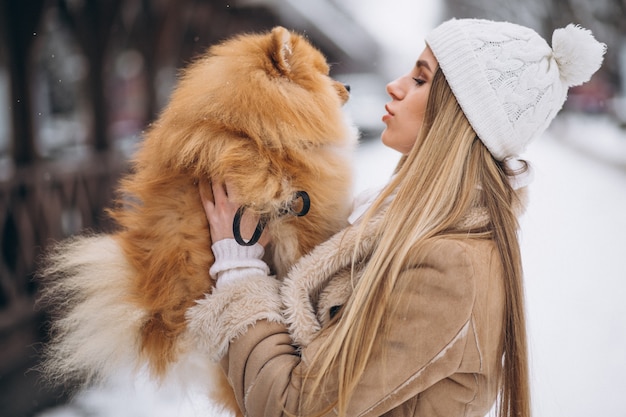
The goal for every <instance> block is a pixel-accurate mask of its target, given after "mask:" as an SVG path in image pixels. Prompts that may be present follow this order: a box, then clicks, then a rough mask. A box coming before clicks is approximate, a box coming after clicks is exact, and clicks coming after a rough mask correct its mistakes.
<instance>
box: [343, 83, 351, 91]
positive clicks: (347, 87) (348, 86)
mask: <svg viewBox="0 0 626 417" xmlns="http://www.w3.org/2000/svg"><path fill="white" fill-rule="evenodd" d="M343 86H344V87H346V90H348V93H349V92H350V84H344V85H343Z"/></svg>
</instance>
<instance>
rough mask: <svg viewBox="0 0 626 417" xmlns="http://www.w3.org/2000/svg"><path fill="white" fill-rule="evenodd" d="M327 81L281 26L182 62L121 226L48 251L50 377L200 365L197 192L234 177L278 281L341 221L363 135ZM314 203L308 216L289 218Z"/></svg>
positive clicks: (202, 230) (207, 260) (315, 55)
mask: <svg viewBox="0 0 626 417" xmlns="http://www.w3.org/2000/svg"><path fill="white" fill-rule="evenodd" d="M328 73H329V67H328V65H327V63H326V60H325V59H324V57H323V56H322V54H321V53H320V52H319V51H318V50H316V49H315V48H314V47H313V46H312V45H311V44H310V43H308V42H307V41H306V40H305V39H304V38H303V37H301V36H300V35H297V34H295V33H292V32H289V31H288V30H286V29H284V28H282V27H276V28H274V29H273V30H272V31H271V32H270V33H265V34H247V35H241V36H238V37H235V38H233V39H230V40H227V41H225V42H223V43H221V44H219V45H216V46H213V47H211V48H210V49H209V51H208V53H207V54H206V55H204V56H203V57H201V58H200V59H198V60H197V61H196V62H195V63H193V64H192V65H191V66H190V67H189V68H187V70H186V71H185V72H184V74H183V76H182V78H181V80H180V82H179V85H178V87H177V88H176V89H175V91H174V93H173V96H172V98H171V102H170V104H169V106H168V107H167V108H166V109H165V111H164V112H163V114H162V115H161V117H160V118H159V120H158V121H156V123H154V124H153V126H152V127H151V129H150V131H149V132H148V133H147V135H146V137H145V140H144V142H143V144H142V146H141V148H140V149H139V151H138V153H137V155H136V157H135V159H134V162H133V172H132V174H130V175H129V176H128V177H127V178H125V179H124V180H123V181H122V183H121V187H120V195H121V197H120V201H119V204H118V205H117V207H116V208H114V209H112V210H111V215H112V217H113V218H114V219H115V221H116V222H117V224H118V225H119V230H118V231H117V232H116V233H114V234H110V235H102V234H101V235H91V236H80V237H75V238H72V239H70V240H68V241H65V242H62V243H61V244H59V245H57V246H56V247H55V248H54V249H53V250H52V251H51V253H50V254H49V256H48V257H47V263H46V265H45V267H44V268H43V270H42V274H41V275H42V276H43V277H44V284H45V285H44V292H43V298H42V302H43V303H45V305H46V306H50V307H51V308H52V312H53V322H52V326H53V327H52V328H53V335H52V341H51V343H50V344H49V346H48V348H47V352H46V361H45V364H44V369H45V371H46V373H47V374H48V375H49V376H51V377H52V378H53V379H59V380H61V381H62V382H68V381H81V382H82V381H89V382H93V381H94V380H100V379H102V378H105V377H106V376H108V375H109V374H111V373H113V372H116V371H117V370H119V369H127V368H128V367H131V368H133V369H141V368H143V367H147V368H148V369H149V370H150V371H151V374H152V375H153V376H155V377H158V378H163V377H165V376H166V375H168V374H170V373H172V372H174V368H177V367H181V366H184V365H181V364H184V363H189V362H190V361H191V360H194V352H193V348H192V347H191V344H190V343H189V340H188V338H187V335H186V322H185V312H186V310H187V309H188V308H189V307H191V306H193V305H194V303H195V300H197V299H200V298H202V297H203V296H204V294H205V293H209V292H211V289H212V284H213V283H212V282H211V281H210V278H209V275H208V271H209V267H210V266H211V264H212V262H213V255H212V253H211V250H210V245H211V242H210V236H209V229H208V224H207V221H206V217H205V215H204V212H203V209H202V205H201V202H200V198H199V193H198V186H199V184H204V183H207V182H208V181H207V180H211V181H228V182H229V183H230V184H232V186H233V187H234V188H236V189H237V190H238V195H239V196H241V198H242V200H241V201H239V202H238V203H240V204H241V206H242V207H245V208H246V213H248V212H252V213H255V214H257V215H259V216H260V217H261V218H262V219H264V220H265V221H266V223H267V228H268V231H269V232H270V233H271V235H272V241H273V242H274V243H273V246H272V247H270V248H269V250H268V257H269V259H268V261H269V264H270V265H271V266H272V268H273V270H274V271H275V273H276V275H277V276H278V277H279V278H280V277H282V276H283V275H284V274H285V273H286V272H287V270H288V269H289V267H290V266H291V265H292V264H293V263H294V262H295V261H296V260H297V259H298V258H299V257H301V256H302V255H303V254H305V253H306V252H307V251H309V250H310V249H312V248H313V247H314V246H315V245H316V244H318V243H320V242H322V241H324V240H325V239H327V238H328V237H330V236H331V235H332V234H334V233H335V232H337V231H338V230H339V229H341V228H342V227H343V226H344V225H345V221H346V220H345V219H346V217H347V215H348V211H349V202H350V195H351V192H350V191H351V190H350V187H351V176H352V175H351V174H352V173H351V168H350V167H351V160H350V157H351V150H352V148H353V145H354V144H355V143H356V135H355V131H354V129H353V128H352V126H351V125H350V124H349V123H347V121H346V120H345V118H344V115H343V113H342V111H341V106H342V105H343V103H344V102H345V101H346V100H347V99H348V91H347V90H346V88H345V86H344V85H343V84H341V83H338V82H336V81H334V80H332V79H331V78H330V77H329V75H328ZM208 188H210V187H208ZM302 191H304V192H305V193H300V194H298V193H299V192H302ZM306 196H308V197H309V198H310V210H309V211H308V213H306V215H303V216H296V215H294V213H296V214H298V212H301V213H299V214H303V213H304V212H305V211H306V207H304V205H305V203H306V201H305V197H306ZM200 361H203V358H202V359H200ZM194 366H195V365H194ZM215 369H217V368H215ZM217 387H218V388H222V389H224V387H226V385H225V383H224V382H218V383H217ZM225 391H226V392H228V389H226V390H225ZM217 396H218V397H220V398H219V399H220V400H221V401H223V402H228V401H230V400H229V395H228V393H226V394H217Z"/></svg>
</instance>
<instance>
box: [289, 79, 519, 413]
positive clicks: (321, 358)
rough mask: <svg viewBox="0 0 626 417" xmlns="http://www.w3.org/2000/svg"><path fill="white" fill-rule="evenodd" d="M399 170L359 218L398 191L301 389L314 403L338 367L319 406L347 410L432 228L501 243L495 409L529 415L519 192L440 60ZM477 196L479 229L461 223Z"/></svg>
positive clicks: (432, 233) (310, 403)
mask: <svg viewBox="0 0 626 417" xmlns="http://www.w3.org/2000/svg"><path fill="white" fill-rule="evenodd" d="M396 172H397V175H395V176H394V178H393V179H392V180H391V181H390V183H389V185H388V186H387V187H386V188H385V190H384V191H383V192H382V193H381V195H380V196H379V197H378V199H377V200H376V202H375V203H374V204H373V206H372V207H371V209H370V210H369V211H368V213H366V215H365V218H364V220H363V221H362V223H361V224H363V225H364V224H366V223H367V221H368V220H369V219H370V218H371V217H372V216H373V214H374V213H375V212H376V211H377V210H378V209H379V208H380V207H381V206H382V205H383V203H384V201H385V200H386V199H387V198H388V197H389V196H390V195H391V194H392V193H393V192H396V195H395V197H394V198H393V201H392V202H391V203H390V205H389V206H388V208H387V209H386V213H385V215H384V218H383V220H382V222H381V223H380V228H379V230H378V235H379V240H378V243H377V246H376V248H375V249H374V250H373V253H372V254H371V257H370V258H369V260H368V262H367V264H366V265H365V267H364V269H363V270H362V275H361V276H360V278H359V280H358V283H357V284H356V286H355V288H354V292H353V294H352V296H351V298H350V300H349V301H348V303H347V304H346V306H345V307H344V311H343V314H342V317H341V318H340V319H339V320H338V321H337V322H336V324H335V325H333V326H330V327H329V328H328V329H327V331H328V332H329V334H328V337H326V338H324V339H323V341H322V342H321V346H320V349H319V351H318V353H317V354H316V355H315V357H314V358H313V359H312V363H311V366H310V368H309V369H315V370H316V371H315V374H310V375H306V378H305V385H307V388H306V390H305V389H304V388H303V394H304V392H305V391H306V392H307V393H308V394H306V398H304V399H302V404H301V406H303V408H302V409H303V410H311V406H313V404H314V402H315V396H316V394H319V393H320V392H321V391H322V390H323V389H324V387H323V386H322V385H323V381H324V380H325V379H326V378H327V377H329V376H330V374H331V373H335V372H336V373H338V377H337V378H338V386H337V393H336V395H337V399H336V402H335V403H333V404H332V405H331V406H330V407H329V408H327V409H325V410H321V411H320V410H318V411H320V415H321V414H324V413H325V412H327V411H329V410H330V408H331V407H335V408H336V410H337V411H338V414H339V416H344V415H346V410H347V407H348V403H349V401H350V398H351V395H352V393H353V392H354V390H355V388H356V386H357V384H358V382H359V380H360V378H361V377H362V375H363V373H364V371H365V368H366V366H367V363H368V361H369V360H370V359H371V354H372V348H373V343H374V340H375V339H376V336H377V335H378V334H379V332H381V331H384V328H385V315H386V314H385V313H386V311H387V308H388V306H389V301H390V296H391V292H392V289H393V288H394V285H395V284H396V280H397V278H398V276H399V275H400V272H401V270H402V269H403V267H405V265H406V263H407V257H408V254H409V251H410V250H411V251H413V249H412V248H414V247H416V246H417V247H419V246H420V245H424V244H425V243H426V242H427V241H428V240H429V239H431V238H433V237H436V236H441V235H457V236H459V237H460V236H464V237H465V238H492V239H493V240H494V241H495V243H496V245H497V248H498V251H499V254H500V257H501V259H502V264H503V266H504V285H505V313H504V316H505V317H504V328H503V329H502V332H503V345H502V362H503V372H502V377H501V381H500V392H499V405H498V407H497V408H498V414H499V415H500V416H501V417H513V416H515V417H528V416H529V415H530V394H529V388H528V370H527V369H528V365H527V349H526V331H525V319H524V300H523V290H522V268H521V257H520V251H519V243H518V240H517V229H518V223H517V217H516V214H515V204H518V201H517V195H516V193H515V192H514V190H513V189H512V188H511V187H510V185H509V183H508V181H507V178H506V174H507V173H506V172H505V171H504V169H503V167H502V165H501V164H500V163H498V162H497V161H496V160H494V159H493V157H492V156H491V154H490V153H489V151H488V150H487V148H486V147H485V146H484V145H483V144H482V142H481V141H480V139H479V138H478V137H477V136H476V133H475V132H474V130H473V129H472V127H471V126H470V124H469V122H468V120H467V118H466V117H465V115H464V113H463V112H462V110H461V108H460V107H459V105H458V102H457V101H456V98H455V97H454V95H453V93H452V91H451V90H450V87H449V85H448V83H447V81H446V80H445V77H444V76H443V73H442V72H441V71H440V70H437V72H436V74H435V76H434V78H433V83H432V86H431V90H430V94H429V98H428V103H427V107H426V114H425V117H424V124H423V127H422V129H421V131H420V134H419V136H418V138H417V140H416V142H415V145H414V146H413V149H412V150H411V152H409V154H408V155H406V156H404V157H402V159H401V160H400V162H399V164H398V167H397V169H396ZM477 205H478V206H480V207H484V208H485V209H486V210H487V212H488V215H489V220H490V222H489V226H488V227H487V228H486V229H485V228H483V229H482V230H461V229H459V224H462V220H463V218H464V217H465V216H467V214H468V213H469V212H470V210H472V208H473V207H476V206H477ZM399 219H401V220H399ZM413 253H415V252H413ZM355 261H359V260H355ZM353 273H354V268H353Z"/></svg>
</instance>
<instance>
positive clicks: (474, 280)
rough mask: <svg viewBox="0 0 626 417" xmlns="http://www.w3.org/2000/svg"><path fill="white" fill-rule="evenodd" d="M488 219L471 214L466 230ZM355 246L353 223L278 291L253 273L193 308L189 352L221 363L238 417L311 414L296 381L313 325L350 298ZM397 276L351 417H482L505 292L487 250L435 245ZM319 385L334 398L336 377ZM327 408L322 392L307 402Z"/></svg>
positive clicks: (497, 358) (497, 363) (454, 243)
mask: <svg viewBox="0 0 626 417" xmlns="http://www.w3.org/2000/svg"><path fill="white" fill-rule="evenodd" d="M379 218H380V215H379V217H376V218H374V219H373V220H372V221H371V224H370V225H368V227H374V225H375V223H376V222H377V221H378V219H379ZM484 221H485V219H484V216H482V217H481V216H480V215H479V216H469V217H468V222H469V224H472V222H474V223H483V224H484ZM372 230H373V229H372ZM365 236H367V237H366V238H365V239H364V240H363V241H362V242H361V245H360V247H359V249H358V257H359V258H360V259H364V260H365V259H367V257H368V255H369V254H370V253H371V250H372V246H373V245H374V244H375V237H372V236H373V235H371V234H369V233H367V232H366V233H365ZM355 238H356V231H355V230H354V228H352V227H349V228H348V229H346V230H345V231H344V232H341V233H339V234H338V235H336V236H335V237H333V238H332V239H330V240H329V241H328V242H326V243H324V244H322V245H320V246H318V247H317V248H316V249H314V250H313V251H312V253H310V254H309V255H307V256H306V257H304V258H303V259H301V261H300V262H299V263H298V264H297V265H296V266H295V267H294V269H293V270H292V272H291V273H290V274H289V276H288V277H287V278H286V279H285V281H284V282H283V283H280V282H278V281H276V280H275V279H274V278H272V277H267V276H251V277H250V278H249V279H248V280H244V281H239V282H236V283H232V284H229V285H227V286H225V287H220V288H218V289H216V291H214V292H213V294H211V295H208V296H207V297H206V298H205V299H204V300H202V301H200V302H199V303H198V304H197V305H196V306H194V307H193V308H192V309H191V310H189V312H188V319H189V322H190V328H191V334H192V335H193V337H194V340H195V343H196V345H197V346H199V347H200V348H201V349H203V350H204V351H205V352H207V353H208V354H210V355H211V357H212V358H213V359H214V360H220V361H221V365H222V367H223V369H224V371H225V372H226V374H227V376H228V379H229V381H230V383H231V384H232V386H233V388H234V391H235V395H236V398H237V401H238V403H239V406H240V408H241V409H242V410H243V412H244V414H245V415H246V416H250V417H256V416H265V417H273V416H287V415H288V414H287V412H286V411H288V412H290V413H295V414H296V415H307V412H310V411H311V410H298V404H299V400H300V395H301V390H300V388H301V384H302V381H301V379H302V375H304V374H305V373H306V371H307V364H308V363H310V360H309V359H310V358H311V357H312V356H313V355H314V354H315V352H316V349H317V348H318V346H319V344H320V341H321V338H322V337H325V336H324V335H325V334H326V333H325V332H322V333H320V329H322V328H324V327H325V326H329V325H333V324H332V323H334V321H333V322H331V320H330V318H331V315H332V313H337V310H338V309H339V308H340V306H342V305H343V304H345V302H346V300H347V299H348V298H349V297H350V296H351V292H352V289H351V288H352V286H351V284H350V282H349V267H350V259H351V256H352V254H353V243H354V239H355ZM416 258H417V257H416ZM399 279H400V280H401V281H402V282H403V284H404V285H402V286H401V287H402V290H394V291H395V293H393V294H392V301H391V303H390V304H389V306H387V308H388V310H389V313H388V314H389V315H390V323H391V326H390V329H389V332H388V333H386V334H385V336H384V337H383V336H381V337H378V338H377V340H375V342H374V351H373V355H372V357H371V359H370V361H369V363H368V365H367V368H366V371H365V374H364V375H363V377H362V380H361V382H360V383H359V385H358V387H357V389H356V391H355V393H354V396H353V398H352V400H351V402H350V404H349V410H348V415H349V416H354V417H357V416H382V415H384V416H419V417H431V416H432V417H434V416H446V417H461V416H463V417H470V416H484V415H485V414H487V413H488V412H489V410H490V409H491V407H492V406H493V404H494V401H495V399H496V393H497V387H498V379H499V376H500V372H501V343H502V328H503V323H502V317H503V309H504V289H503V284H502V265H501V262H500V258H499V256H498V253H497V249H496V248H495V245H494V243H493V242H492V241H490V240H485V239H483V240H480V239H465V240H460V239H452V238H437V239H435V240H433V241H432V242H431V243H430V244H429V246H428V248H427V255H426V257H425V261H423V262H420V263H414V264H410V265H406V269H405V270H404V272H403V273H402V275H401V277H400V278H399ZM391 307H393V308H391ZM337 314H341V312H340V311H339V313H337ZM326 382H327V384H328V385H327V386H328V387H331V391H330V392H332V387H333V386H336V381H335V380H331V381H326ZM329 400H332V398H327V397H323V396H320V398H319V400H318V401H316V403H315V406H317V407H323V406H324V405H327V404H329ZM330 415H334V413H331V414H330Z"/></svg>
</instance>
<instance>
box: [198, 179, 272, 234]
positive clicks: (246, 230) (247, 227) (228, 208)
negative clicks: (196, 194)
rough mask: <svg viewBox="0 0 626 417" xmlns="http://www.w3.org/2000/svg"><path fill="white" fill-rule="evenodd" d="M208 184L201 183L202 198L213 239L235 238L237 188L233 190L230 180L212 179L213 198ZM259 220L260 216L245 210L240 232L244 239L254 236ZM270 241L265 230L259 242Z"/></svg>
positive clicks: (237, 207)
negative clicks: (224, 181) (219, 180)
mask: <svg viewBox="0 0 626 417" xmlns="http://www.w3.org/2000/svg"><path fill="white" fill-rule="evenodd" d="M208 186H209V184H207V183H201V184H200V198H201V199H202V206H203V207H204V213H205V215H206V218H207V220H208V222H209V228H210V231H211V240H212V241H213V242H217V241H219V240H222V239H233V238H234V233H233V221H234V219H235V214H236V213H237V210H238V209H239V205H237V204H236V203H235V202H233V201H232V199H233V196H234V195H236V190H233V189H232V187H230V186H229V183H228V182H226V183H218V182H213V181H212V182H211V184H210V187H211V188H210V189H211V190H212V192H213V196H212V197H213V198H211V196H210V195H209V192H208V190H209V188H208ZM258 222H259V217H258V216H255V215H254V214H252V213H251V212H249V211H246V212H244V215H243V218H242V219H241V223H240V232H241V235H242V237H243V238H244V239H249V238H250V237H251V236H252V234H253V233H254V230H255V228H256V225H257V223H258ZM269 241H270V238H269V236H268V233H266V232H265V231H264V232H263V234H262V235H261V239H259V243H261V244H262V245H263V246H265V245H267V244H268V243H269Z"/></svg>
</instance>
